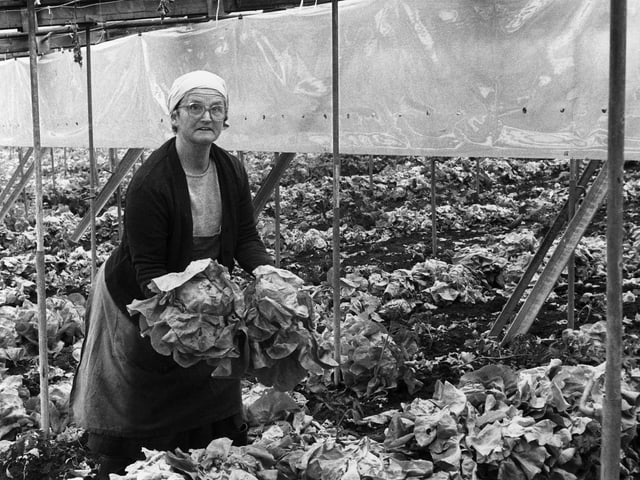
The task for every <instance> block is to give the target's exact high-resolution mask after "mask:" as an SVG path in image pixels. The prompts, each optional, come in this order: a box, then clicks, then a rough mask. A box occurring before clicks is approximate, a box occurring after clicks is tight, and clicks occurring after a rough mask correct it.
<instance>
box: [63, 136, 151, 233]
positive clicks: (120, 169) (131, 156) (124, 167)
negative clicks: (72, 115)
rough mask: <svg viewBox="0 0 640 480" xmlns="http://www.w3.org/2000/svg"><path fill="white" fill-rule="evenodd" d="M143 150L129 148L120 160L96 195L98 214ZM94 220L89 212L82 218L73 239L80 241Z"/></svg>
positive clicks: (96, 210) (95, 209)
mask: <svg viewBox="0 0 640 480" xmlns="http://www.w3.org/2000/svg"><path fill="white" fill-rule="evenodd" d="M142 152H143V149H142V148H130V149H129V150H127V153H125V155H124V157H122V160H120V163H118V166H117V167H116V169H115V170H114V172H113V173H112V174H111V176H110V177H109V180H107V183H106V184H105V185H104V187H102V190H100V193H99V194H98V195H97V196H96V199H95V203H94V205H95V208H94V211H95V212H96V215H97V214H98V213H99V212H100V211H101V210H102V208H103V207H104V206H105V205H106V204H107V202H108V201H109V198H110V197H111V195H113V193H114V192H115V191H116V189H117V188H118V186H119V185H120V183H122V180H123V179H124V177H125V175H126V174H127V173H128V172H129V170H130V169H131V167H132V166H133V165H134V164H135V163H136V161H137V160H138V158H140V155H142ZM92 221H95V218H91V214H90V213H87V214H86V215H85V216H84V217H83V218H82V220H80V223H78V226H77V227H76V229H75V230H74V232H73V234H72V235H71V241H72V242H75V243H78V241H79V240H80V238H81V237H82V235H83V234H84V232H85V230H86V229H87V228H89V226H90V225H91V222H92Z"/></svg>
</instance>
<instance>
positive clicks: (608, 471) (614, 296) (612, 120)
mask: <svg viewBox="0 0 640 480" xmlns="http://www.w3.org/2000/svg"><path fill="white" fill-rule="evenodd" d="M610 8H611V26H610V28H609V30H610V32H609V48H610V50H609V109H608V111H609V121H608V131H609V136H608V146H607V148H608V154H607V165H606V168H608V170H609V182H608V189H607V363H606V368H605V397H604V400H603V405H602V406H603V421H602V449H601V451H600V464H601V465H602V470H601V472H600V478H601V479H602V480H610V479H612V478H620V427H621V408H622V396H621V391H620V390H621V386H620V372H621V370H622V315H623V311H622V238H623V236H624V228H623V207H624V201H623V192H622V189H623V186H624V111H625V110H624V106H625V105H624V103H625V88H626V64H625V60H626V53H627V52H626V50H627V2H626V0H611V2H610Z"/></svg>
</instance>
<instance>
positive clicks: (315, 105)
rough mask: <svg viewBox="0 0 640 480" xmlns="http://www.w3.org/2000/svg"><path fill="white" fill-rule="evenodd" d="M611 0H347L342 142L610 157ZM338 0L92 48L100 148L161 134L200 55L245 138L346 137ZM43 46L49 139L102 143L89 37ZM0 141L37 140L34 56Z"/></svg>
mask: <svg viewBox="0 0 640 480" xmlns="http://www.w3.org/2000/svg"><path fill="white" fill-rule="evenodd" d="M608 4H609V2H604V1H602V0H494V1H488V0H487V1H484V0H483V1H478V0H344V1H342V2H340V3H339V47H340V63H339V71H340V74H339V78H340V80H339V88H340V99H339V108H340V116H339V127H340V151H341V152H342V153H357V154H386V155H427V156H485V155H486V156H511V157H521V158H549V157H551V158H554V157H574V158H586V157H589V158H606V149H607V106H608V68H609V6H608ZM627 22H628V36H627V49H628V52H629V54H628V55H627V92H626V98H627V100H626V156H627V158H629V159H632V158H633V159H639V158H640V57H639V56H638V55H637V52H638V51H640V5H638V3H637V2H630V4H629V6H628V19H627ZM331 23H332V22H331V5H330V4H323V5H319V6H316V7H304V8H295V9H290V10H286V11H284V12H274V13H268V14H260V15H251V16H244V17H243V18H242V19H236V18H234V19H225V20H220V21H217V22H216V21H211V22H208V23H206V24H196V25H191V26H184V27H177V28H170V29H166V30H161V31H156V32H149V33H143V34H142V35H134V36H131V37H126V38H122V39H118V40H113V41H109V42H106V43H103V44H100V45H96V46H94V47H92V50H91V60H92V98H93V103H92V104H93V122H94V127H93V134H94V145H95V146H96V147H155V146H157V145H159V144H160V143H162V142H163V141H164V140H165V139H166V138H169V137H170V136H171V129H170V125H169V121H168V112H167V111H166V106H165V100H166V95H167V91H168V89H169V87H170V85H171V82H172V81H173V79H174V78H175V77H177V76H178V75H180V74H182V73H184V72H187V71H189V70H193V69H208V70H211V71H214V72H216V73H218V74H220V75H221V76H222V77H224V78H225V79H226V80H227V83H228V86H229V90H230V118H229V123H230V128H229V129H227V130H226V131H225V132H224V133H223V134H222V136H221V138H220V139H219V141H218V143H219V144H220V145H221V146H223V147H225V148H228V149H231V150H246V151H250V150H255V151H276V152H280V151H293V152H325V151H328V152H330V151H331V150H332V145H333V143H332V45H331ZM82 53H83V62H82V66H80V65H79V64H78V63H75V62H74V61H73V54H72V52H56V53H52V54H47V55H44V56H42V57H40V59H39V63H38V69H39V99H40V100H39V102H40V103H39V105H40V125H41V139H42V140H41V143H42V145H43V146H50V147H63V146H66V147H81V146H87V145H88V127H87V118H88V114H87V103H86V98H87V88H86V81H87V79H86V70H85V69H86V52H85V51H84V50H83V51H82ZM0 85H2V88H1V89H0V102H1V104H2V106H3V107H2V112H3V114H2V116H1V118H0V144H2V145H16V146H28V145H31V144H32V143H33V136H32V122H31V103H30V101H31V100H30V98H31V93H30V87H29V64H28V59H18V60H7V61H3V62H0Z"/></svg>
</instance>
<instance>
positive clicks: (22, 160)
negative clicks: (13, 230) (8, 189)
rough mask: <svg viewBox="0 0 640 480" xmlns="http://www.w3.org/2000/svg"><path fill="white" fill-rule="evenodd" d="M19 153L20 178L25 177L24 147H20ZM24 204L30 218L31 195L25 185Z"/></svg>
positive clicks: (25, 211)
mask: <svg viewBox="0 0 640 480" xmlns="http://www.w3.org/2000/svg"><path fill="white" fill-rule="evenodd" d="M18 151H19V153H18V158H19V161H20V167H19V168H20V179H23V178H24V156H23V154H22V148H20V149H19V150H18ZM35 158H36V157H35V155H34V159H35ZM22 205H23V207H24V216H25V217H27V218H29V197H28V195H27V188H26V185H25V188H23V189H22Z"/></svg>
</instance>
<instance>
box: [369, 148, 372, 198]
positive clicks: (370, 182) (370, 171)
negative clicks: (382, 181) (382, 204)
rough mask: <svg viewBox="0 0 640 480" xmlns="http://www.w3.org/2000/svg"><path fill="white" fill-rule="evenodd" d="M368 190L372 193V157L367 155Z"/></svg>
mask: <svg viewBox="0 0 640 480" xmlns="http://www.w3.org/2000/svg"><path fill="white" fill-rule="evenodd" d="M369 190H371V191H373V155H369Z"/></svg>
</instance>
